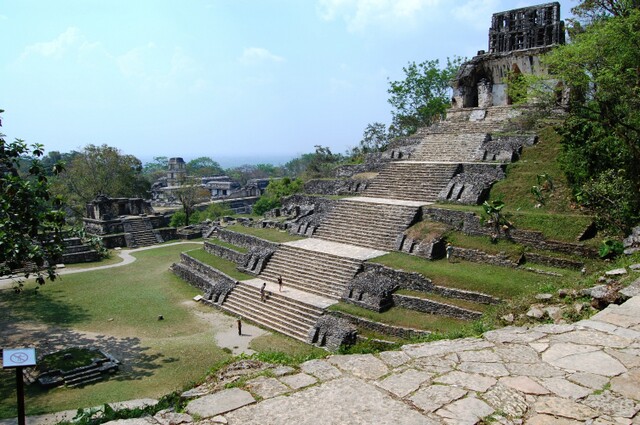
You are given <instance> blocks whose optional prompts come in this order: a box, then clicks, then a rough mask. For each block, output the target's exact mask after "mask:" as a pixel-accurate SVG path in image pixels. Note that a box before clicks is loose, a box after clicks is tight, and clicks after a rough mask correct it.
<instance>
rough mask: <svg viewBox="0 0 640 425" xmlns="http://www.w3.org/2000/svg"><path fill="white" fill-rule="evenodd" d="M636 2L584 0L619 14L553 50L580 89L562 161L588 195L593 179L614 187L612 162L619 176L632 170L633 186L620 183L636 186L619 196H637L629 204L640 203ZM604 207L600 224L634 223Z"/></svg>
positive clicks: (557, 65)
mask: <svg viewBox="0 0 640 425" xmlns="http://www.w3.org/2000/svg"><path fill="white" fill-rule="evenodd" d="M634 3H637V2H629V1H610V2H605V1H583V2H582V3H581V5H580V6H583V7H587V6H588V5H592V6H593V9H590V10H592V11H594V13H596V12H597V13H599V14H601V15H602V13H603V12H602V10H605V9H599V8H601V7H604V6H608V7H609V6H610V7H611V8H612V9H611V10H612V11H613V12H615V14H614V13H609V15H602V16H600V18H599V19H597V20H594V21H592V22H591V23H589V24H588V25H587V26H586V27H585V28H584V29H583V31H582V32H580V33H577V34H576V35H575V36H574V39H573V42H572V43H571V44H568V45H565V46H561V47H559V48H557V49H555V50H553V51H552V52H551V53H550V54H549V55H547V57H546V58H545V62H546V63H547V65H548V66H549V67H550V70H551V72H552V73H553V74H554V76H556V77H557V78H558V79H560V80H561V81H563V83H564V84H565V85H567V86H568V87H569V88H570V90H571V95H572V99H571V102H570V105H569V107H570V111H569V115H568V116H567V118H566V120H565V122H564V124H563V125H562V127H561V128H560V134H561V135H562V137H563V140H562V143H563V148H564V151H563V154H562V156H561V163H562V165H563V169H564V171H565V173H566V175H567V178H568V181H569V183H570V184H571V185H572V186H573V189H574V192H575V193H576V194H577V195H580V194H581V193H582V192H584V191H585V190H586V189H587V188H588V187H591V188H596V187H597V188H600V189H602V188H606V187H607V186H606V185H604V184H603V183H604V182H605V181H606V179H607V178H608V177H607V176H611V172H612V170H613V171H615V174H616V176H618V177H619V176H626V177H624V179H625V181H626V182H627V183H628V184H627V185H626V189H624V187H625V186H624V185H623V186H622V187H620V186H619V185H616V186H615V187H616V190H626V191H627V192H628V193H627V194H626V195H623V194H620V193H619V194H618V196H619V197H620V199H625V202H631V205H630V206H629V211H638V210H639V209H640V179H639V178H638V176H640V71H639V70H640V55H638V46H640V9H639V8H638V5H637V4H636V5H635V6H633V7H631V6H629V5H632V4H634ZM619 5H623V6H624V5H627V7H630V8H629V9H625V11H624V12H621V11H617V10H618V9H614V8H613V7H614V6H615V7H617V6H619ZM580 6H578V7H580ZM585 10H587V9H585ZM605 11H606V10H605ZM585 13H586V12H585ZM611 187H613V186H611ZM596 192H597V191H595V192H594V193H596ZM578 199H579V200H580V199H581V200H583V201H584V200H585V199H586V198H585V197H582V198H580V197H579V198H578ZM629 200H631V201H629ZM590 204H591V205H594V204H593V202H591V203H590ZM603 212H606V208H605V209H601V210H600V214H599V217H600V218H601V219H600V220H599V223H598V224H599V225H600V227H601V228H605V229H607V230H609V231H611V232H614V233H623V232H626V231H628V230H629V226H631V225H632V223H633V222H634V221H635V220H636V219H635V218H634V217H633V216H627V217H626V219H621V218H620V217H616V218H615V219H602V217H603V215H602V214H603Z"/></svg>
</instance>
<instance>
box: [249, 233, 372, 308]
mask: <svg viewBox="0 0 640 425" xmlns="http://www.w3.org/2000/svg"><path fill="white" fill-rule="evenodd" d="M360 267H361V263H360V261H358V260H353V259H349V258H345V257H338V256H336V255H331V254H326V253H321V252H316V251H309V250H306V249H300V248H295V247H290V246H287V245H281V246H280V247H279V248H278V250H277V251H276V252H275V253H274V254H273V256H271V258H270V259H269V261H268V263H267V265H266V267H265V269H264V270H263V271H262V273H261V274H260V278H261V279H264V280H267V281H270V282H274V283H277V281H278V277H279V276H282V280H283V286H290V287H293V288H296V289H300V290H302V291H306V292H311V293H314V294H316V295H320V296H325V297H329V298H333V299H340V297H341V296H342V293H343V292H344V290H345V289H346V285H347V283H348V282H349V281H350V280H351V279H352V278H353V276H354V275H355V274H356V272H357V271H358V269H359V268H360Z"/></svg>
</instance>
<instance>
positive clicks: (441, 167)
mask: <svg viewBox="0 0 640 425" xmlns="http://www.w3.org/2000/svg"><path fill="white" fill-rule="evenodd" d="M457 169H458V164H457V163H428V162H413V161H398V162H393V163H390V164H389V165H387V166H386V167H385V168H384V169H383V170H382V171H381V172H380V173H379V174H378V176H376V177H375V178H374V179H372V180H371V181H370V183H369V186H368V187H367V189H366V190H365V191H364V193H363V195H364V196H366V197H376V198H389V199H405V200H411V201H420V202H425V203H426V202H434V201H435V200H436V199H437V197H438V194H439V193H440V191H441V190H442V189H443V188H445V187H446V186H447V184H448V183H449V181H450V180H451V179H452V178H453V176H454V175H455V173H456V171H457Z"/></svg>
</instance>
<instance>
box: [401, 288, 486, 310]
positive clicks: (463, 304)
mask: <svg viewBox="0 0 640 425" xmlns="http://www.w3.org/2000/svg"><path fill="white" fill-rule="evenodd" d="M395 293H396V294H398V295H409V296H411V297H417V298H423V299H425V300H431V301H435V302H438V303H443V304H449V305H453V306H456V307H460V308H466V309H468V310H475V311H479V312H483V311H485V310H487V308H488V306H487V304H480V303H474V302H473V301H467V300H461V299H458V298H448V297H443V296H441V295H438V294H433V293H425V292H420V291H412V290H410V289H399V290H397V291H396V292H395Z"/></svg>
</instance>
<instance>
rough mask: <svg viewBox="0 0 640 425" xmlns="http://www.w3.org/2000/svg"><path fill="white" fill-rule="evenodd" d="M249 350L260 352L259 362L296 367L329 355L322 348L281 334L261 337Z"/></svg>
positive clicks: (256, 339) (254, 341) (252, 342)
mask: <svg viewBox="0 0 640 425" xmlns="http://www.w3.org/2000/svg"><path fill="white" fill-rule="evenodd" d="M249 348H251V349H252V350H255V351H257V352H258V354H257V355H256V357H257V358H258V359H259V360H262V361H266V362H269V363H279V364H288V365H296V364H300V363H302V362H305V361H307V360H311V359H318V358H322V357H326V356H328V355H329V352H327V351H325V350H323V349H322V348H318V347H315V346H313V345H309V344H305V343H304V342H301V341H298V340H296V339H293V338H289V337H287V336H284V335H282V334H279V333H273V334H270V335H262V336H259V337H257V338H255V339H254V340H252V341H251V343H250V344H249Z"/></svg>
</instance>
